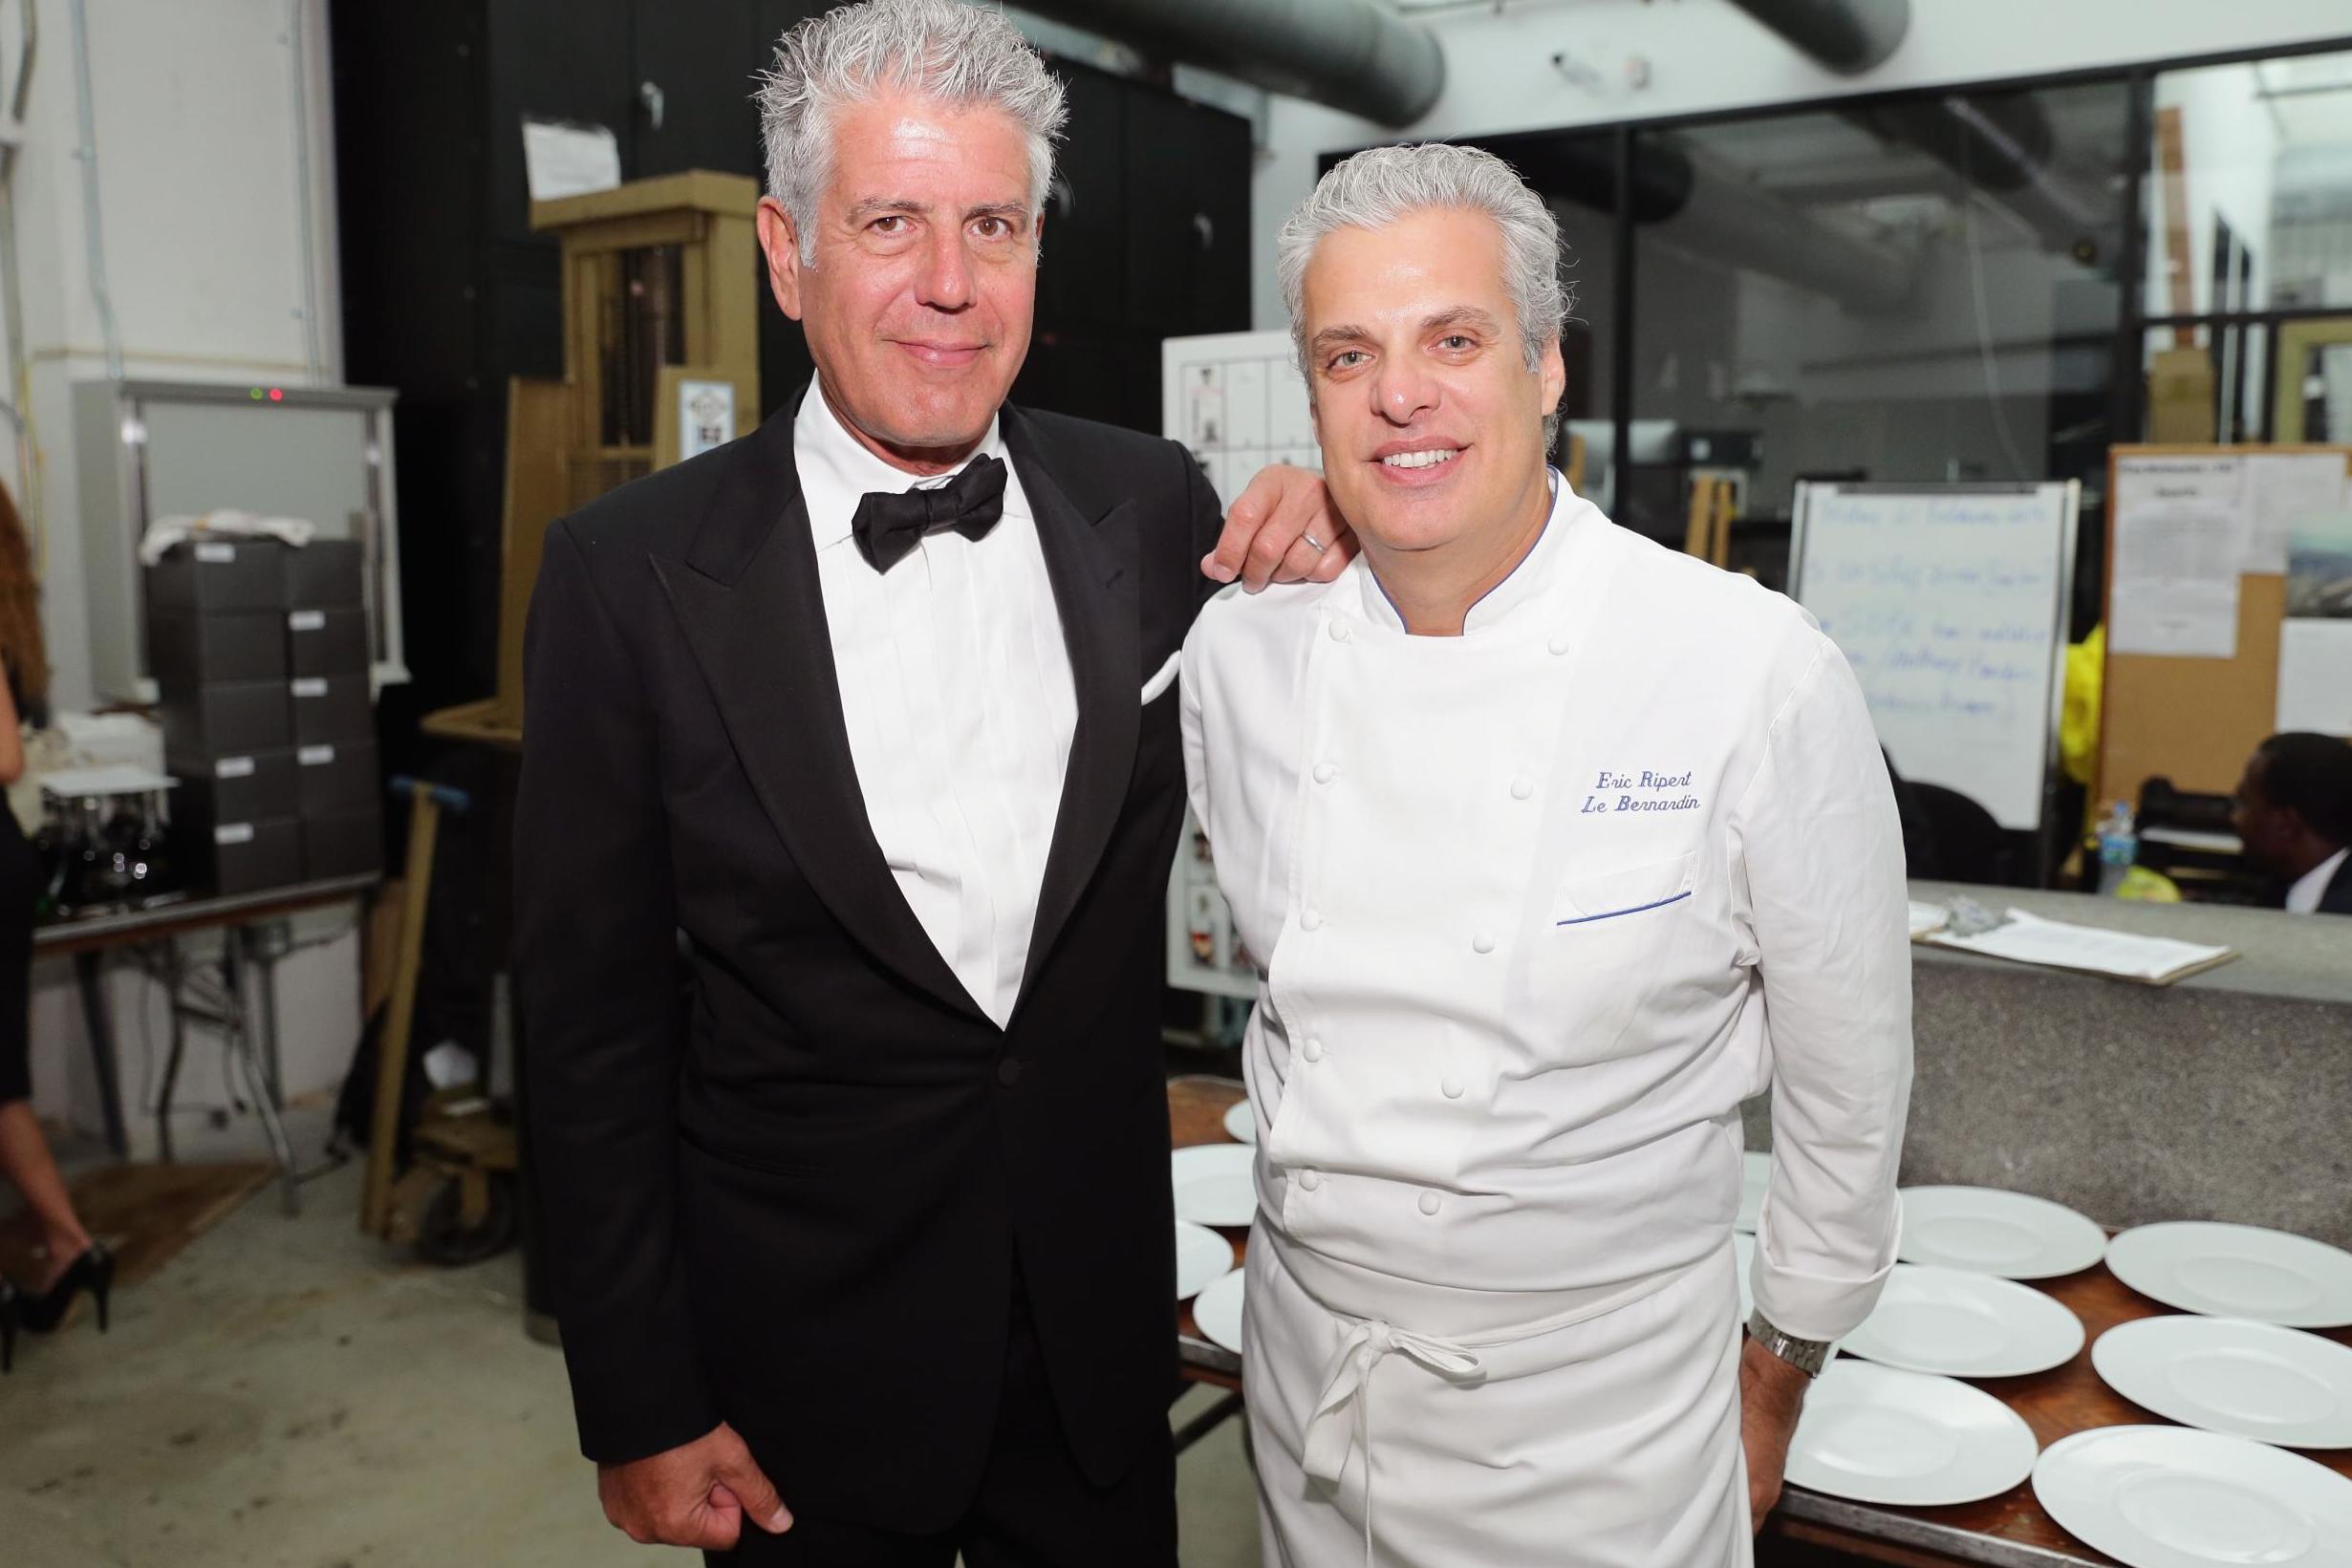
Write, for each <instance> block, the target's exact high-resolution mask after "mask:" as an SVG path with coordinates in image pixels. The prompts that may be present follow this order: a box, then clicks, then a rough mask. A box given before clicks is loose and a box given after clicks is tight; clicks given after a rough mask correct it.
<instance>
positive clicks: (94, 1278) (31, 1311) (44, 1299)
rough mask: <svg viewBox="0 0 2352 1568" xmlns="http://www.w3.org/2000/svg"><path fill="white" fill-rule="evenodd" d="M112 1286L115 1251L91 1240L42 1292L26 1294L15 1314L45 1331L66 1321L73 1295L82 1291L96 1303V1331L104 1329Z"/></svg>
mask: <svg viewBox="0 0 2352 1568" xmlns="http://www.w3.org/2000/svg"><path fill="white" fill-rule="evenodd" d="M114 1288H115V1255H114V1254H113V1253H110V1252H108V1251H107V1250H106V1249H105V1247H104V1246H102V1245H101V1244H99V1243H98V1242H96V1241H93V1242H91V1243H90V1245H89V1246H88V1247H87V1248H86V1249H84V1250H83V1252H82V1255H81V1256H80V1257H76V1259H74V1261H73V1262H71V1263H69V1264H67V1265H66V1268H65V1272H64V1273H63V1274H61V1275H59V1276H57V1282H56V1283H55V1284H54V1285H51V1286H50V1287H49V1291H48V1294H46V1295H43V1296H27V1297H25V1298H24V1299H23V1300H22V1302H21V1303H20V1304H19V1305H18V1307H17V1309H16V1311H17V1318H18V1321H21V1322H22V1323H23V1324H24V1326H25V1327H26V1328H28V1329H30V1330H32V1332H33V1333H35V1334H47V1333H49V1332H50V1331H51V1330H53V1329H54V1328H55V1327H56V1326H57V1325H58V1324H59V1323H60V1322H63V1321H65V1314H66V1309H67V1308H69V1307H71V1306H72V1305H73V1304H74V1298H75V1297H76V1296H78V1295H79V1294H81V1293H82V1292H83V1291H85V1290H86V1291H88V1292H89V1293H90V1298H91V1300H94V1301H96V1302H97V1309H98V1332H99V1333H101V1334H103V1333H105V1332H106V1299H107V1297H108V1296H110V1295H111V1294H112V1293H113V1291H114Z"/></svg>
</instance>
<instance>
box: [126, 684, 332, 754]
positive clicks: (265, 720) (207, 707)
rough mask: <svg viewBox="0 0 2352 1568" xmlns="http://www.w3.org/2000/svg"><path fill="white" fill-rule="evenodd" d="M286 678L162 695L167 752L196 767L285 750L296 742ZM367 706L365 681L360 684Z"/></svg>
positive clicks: (164, 736)
mask: <svg viewBox="0 0 2352 1568" xmlns="http://www.w3.org/2000/svg"><path fill="white" fill-rule="evenodd" d="M286 687H287V683H286V682H285V681H283V680H234V681H228V682H226V683H224V684H221V685H217V686H195V687H188V688H184V689H183V690H180V691H166V692H165V693H164V694H163V702H162V717H163V752H164V755H165V756H167V757H173V758H178V759H181V760H183V762H184V763H187V764H188V765H191V766H192V765H194V764H195V763H200V762H203V761H205V760H206V759H209V758H213V757H242V756H244V755H246V754H247V753H248V752H256V751H282V750H284V749H285V748H287V747H288V746H290V745H291V744H293V740H294V730H293V713H292V705H291V703H289V702H288V701H287V698H286ZM359 689H360V705H361V706H362V707H365V706H366V699H367V683H366V682H365V681H361V682H360V688H359Z"/></svg>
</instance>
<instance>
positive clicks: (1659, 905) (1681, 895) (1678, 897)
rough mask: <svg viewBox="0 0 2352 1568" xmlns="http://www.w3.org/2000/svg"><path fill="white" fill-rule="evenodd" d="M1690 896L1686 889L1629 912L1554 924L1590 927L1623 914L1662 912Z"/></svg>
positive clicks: (1591, 916)
mask: <svg viewBox="0 0 2352 1568" xmlns="http://www.w3.org/2000/svg"><path fill="white" fill-rule="evenodd" d="M1690 896H1691V891H1690V890H1689V889H1687V888H1686V889H1684V890H1683V891H1681V892H1678V893H1676V894H1674V896H1673V897H1672V898H1661V899H1659V900H1658V901H1657V902H1656V903H1654V904H1636V905H1634V906H1633V907H1632V908H1631V909H1629V910H1610V911H1609V912H1608V913H1606V914H1580V915H1578V916H1577V917H1576V918H1575V919H1573V920H1556V921H1554V922H1553V924H1555V925H1561V926H1582V925H1589V924H1590V923H1591V922H1593V921H1595V920H1614V919H1616V918H1617V916H1619V915H1621V914H1640V913H1645V912H1646V911H1649V910H1662V909H1664V908H1666V906H1667V905H1669V904H1679V903H1681V902H1682V901H1683V900H1684V899H1686V898H1688V897H1690Z"/></svg>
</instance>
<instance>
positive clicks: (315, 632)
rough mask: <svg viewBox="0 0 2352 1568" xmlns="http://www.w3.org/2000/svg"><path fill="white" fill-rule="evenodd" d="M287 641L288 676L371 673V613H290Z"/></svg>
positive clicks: (345, 611)
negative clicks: (369, 648)
mask: <svg viewBox="0 0 2352 1568" xmlns="http://www.w3.org/2000/svg"><path fill="white" fill-rule="evenodd" d="M285 641H286V673H287V674H288V675H296V676H349V675H361V676H363V675H366V674H367V673H368V664H369V659H368V612H366V611H364V610H356V609H354V610H290V611H288V612H286V638H285Z"/></svg>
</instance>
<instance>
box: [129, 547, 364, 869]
mask: <svg viewBox="0 0 2352 1568" xmlns="http://www.w3.org/2000/svg"><path fill="white" fill-rule="evenodd" d="M360 567H361V562H360V554H359V546H358V545H357V544H356V543H355V542H352V541H346V540H322V541H319V542H317V543H314V544H311V545H306V546H303V547H301V548H293V547H290V546H287V545H283V544H279V543H277V542H276V541H274V540H237V541H234V542H230V541H226V540H206V541H201V542H198V543H194V544H186V545H181V546H177V547H175V548H173V549H171V550H170V551H168V552H167V553H166V554H165V555H164V556H163V558H162V560H161V561H159V562H158V563H156V565H154V566H153V567H151V568H149V569H148V570H147V664H148V668H149V669H150V670H152V671H153V672H154V674H155V679H156V685H157V687H158V688H159V690H160V691H161V694H162V716H163V752H164V758H165V763H166V765H167V766H168V767H169V769H170V771H171V773H172V775H173V776H174V777H175V778H177V779H179V780H180V781H181V787H180V788H179V789H178V790H177V791H175V800H174V803H173V804H174V811H173V816H174V818H175V822H176V825H177V827H178V828H179V832H178V833H177V834H176V837H177V838H178V839H179V841H180V842H181V843H182V844H183V845H185V846H187V848H188V851H189V852H190V856H191V860H192V862H193V864H194V866H195V868H196V869H197V870H199V872H200V874H201V872H202V870H203V869H204V868H205V867H206V866H207V865H208V866H209V868H210V872H211V874H210V876H209V878H208V881H209V884H210V891H214V892H218V893H240V892H254V891H261V890H263V889H268V888H276V887H285V886H289V885H291V884H294V883H298V882H316V881H320V880H323V879H326V878H330V877H341V876H353V875H358V874H361V873H366V872H373V871H376V870H379V869H380V868H381V865H382V858H383V805H382V784H381V783H380V781H379V780H378V777H377V764H376V718H375V712H374V709H373V707H372V706H371V704H370V699H369V690H368V663H369V657H368V655H369V649H368V630H367V612H366V610H365V608H364V600H363V597H362V587H361V582H360Z"/></svg>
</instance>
